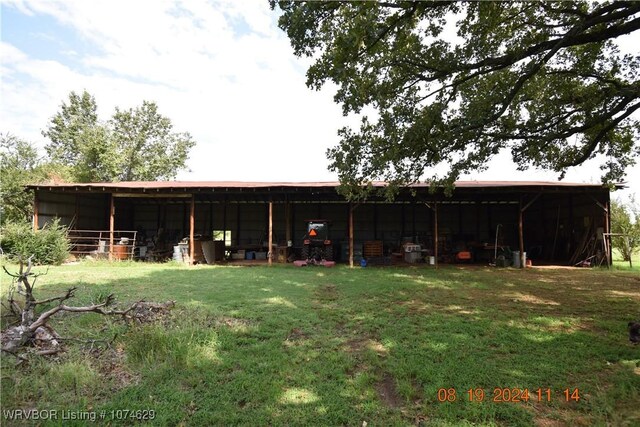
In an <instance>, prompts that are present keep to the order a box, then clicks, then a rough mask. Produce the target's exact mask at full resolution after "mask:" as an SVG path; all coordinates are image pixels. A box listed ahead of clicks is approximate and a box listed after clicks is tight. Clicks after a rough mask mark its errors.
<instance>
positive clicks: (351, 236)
mask: <svg viewBox="0 0 640 427" xmlns="http://www.w3.org/2000/svg"><path fill="white" fill-rule="evenodd" d="M354 210H355V206H354V205H353V203H349V268H353V211H354Z"/></svg>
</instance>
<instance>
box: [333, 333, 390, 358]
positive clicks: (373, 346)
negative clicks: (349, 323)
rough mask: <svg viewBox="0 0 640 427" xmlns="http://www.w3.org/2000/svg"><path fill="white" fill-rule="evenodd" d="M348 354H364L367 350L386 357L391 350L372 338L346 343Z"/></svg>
mask: <svg viewBox="0 0 640 427" xmlns="http://www.w3.org/2000/svg"><path fill="white" fill-rule="evenodd" d="M344 350H345V351H346V352H347V353H362V352H363V351H366V350H371V351H373V352H375V353H376V354H377V355H378V356H380V357H385V356H386V355H387V354H388V353H389V350H388V349H387V348H386V347H385V346H384V344H382V343H381V342H380V341H378V340H375V339H372V338H354V339H351V340H348V341H347V342H345V343H344Z"/></svg>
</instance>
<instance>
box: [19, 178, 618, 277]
mask: <svg viewBox="0 0 640 427" xmlns="http://www.w3.org/2000/svg"><path fill="white" fill-rule="evenodd" d="M376 185H377V186H379V187H382V186H383V185H384V184H382V183H378V184H376ZM337 186H338V183H247V182H123V183H95V184H77V183H65V184H56V185H37V186H32V187H31V188H32V189H33V190H34V193H35V200H34V226H35V227H38V228H41V227H44V226H46V224H47V223H49V222H51V221H53V220H54V219H55V218H59V221H60V222H61V223H62V224H64V225H67V226H68V227H69V228H70V234H69V235H70V238H71V240H72V244H73V248H72V252H73V253H74V254H76V256H96V257H100V256H103V257H108V258H110V259H136V260H143V261H163V260H167V259H172V258H173V259H176V260H186V261H187V262H190V263H203V262H210V263H215V262H231V261H255V262H260V261H266V262H271V261H273V262H291V261H294V260H296V259H300V257H301V252H302V250H303V242H304V241H305V239H306V238H307V237H306V236H307V233H308V231H309V230H308V228H307V221H308V220H311V219H314V220H326V221H328V224H329V225H328V227H329V236H330V237H329V239H330V242H331V246H332V249H331V250H332V258H333V259H332V260H333V261H337V262H348V263H350V264H358V263H361V262H362V259H365V262H368V263H369V264H390V263H398V262H400V263H419V262H426V263H431V264H436V263H456V262H460V263H482V264H486V263H494V264H495V263H500V264H504V265H508V264H517V263H518V260H520V261H521V262H528V263H532V264H537V265H540V264H563V265H576V264H580V263H600V264H602V263H606V262H610V255H611V254H610V250H611V249H610V247H609V246H607V239H606V235H607V233H609V214H608V206H609V189H608V188H607V187H604V186H602V185H597V184H566V183H558V182H552V183H550V182H475V181H469V182H458V183H456V187H455V190H454V191H453V194H452V195H450V196H447V195H445V193H444V190H443V189H438V190H436V191H435V192H430V191H429V187H428V185H420V184H417V185H414V186H412V187H411V188H407V189H404V190H401V191H400V193H399V194H398V196H397V197H396V199H395V200H394V201H393V202H389V201H387V200H386V199H384V197H382V196H378V195H375V194H374V195H372V196H370V197H369V198H368V199H367V200H366V201H361V202H359V203H349V202H348V201H346V200H345V199H344V198H343V197H342V196H340V195H339V194H338V192H337ZM520 252H525V253H526V260H528V261H525V259H524V258H520V255H519V254H520ZM514 253H516V255H515V256H514Z"/></svg>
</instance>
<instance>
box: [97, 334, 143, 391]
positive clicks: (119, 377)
mask: <svg viewBox="0 0 640 427" xmlns="http://www.w3.org/2000/svg"><path fill="white" fill-rule="evenodd" d="M90 354H91V356H92V357H93V358H94V365H95V366H96V367H97V368H98V372H99V373H100V375H101V376H102V377H104V378H105V379H109V380H112V381H111V382H112V384H113V386H112V390H113V391H118V390H122V389H124V388H126V387H128V386H130V385H134V384H137V383H138V382H139V381H140V375H139V374H137V373H135V372H131V370H129V368H127V365H126V354H125V350H124V348H123V347H122V346H120V345H119V346H117V347H116V348H113V349H107V350H104V351H103V350H98V349H96V350H93V351H91V352H90Z"/></svg>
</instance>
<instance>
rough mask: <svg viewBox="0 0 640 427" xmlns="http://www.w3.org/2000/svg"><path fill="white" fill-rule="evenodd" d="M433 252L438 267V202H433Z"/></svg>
mask: <svg viewBox="0 0 640 427" xmlns="http://www.w3.org/2000/svg"><path fill="white" fill-rule="evenodd" d="M433 254H434V258H435V266H436V268H438V202H435V203H434V204H433Z"/></svg>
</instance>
